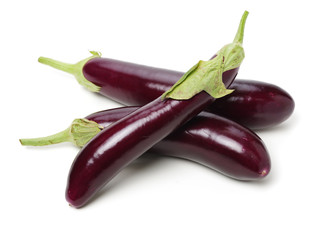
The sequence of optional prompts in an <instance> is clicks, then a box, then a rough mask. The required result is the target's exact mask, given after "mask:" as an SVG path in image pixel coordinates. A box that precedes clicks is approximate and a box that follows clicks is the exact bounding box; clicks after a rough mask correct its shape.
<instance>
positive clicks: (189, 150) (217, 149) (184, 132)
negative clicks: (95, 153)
mask: <svg viewBox="0 0 334 240" xmlns="http://www.w3.org/2000/svg"><path fill="white" fill-rule="evenodd" d="M137 109H138V107H123V108H117V109H109V110H105V111H100V112H96V113H93V114H91V115H89V116H87V117H86V119H88V120H91V121H94V122H97V123H98V124H99V125H101V126H103V127H107V126H109V125H110V124H112V123H113V122H116V121H117V120H119V119H121V118H123V117H125V116H126V115H128V114H130V113H131V112H133V111H135V110H137ZM150 151H153V152H156V153H159V154H163V155H167V156H173V157H178V158H184V159H187V160H191V161H193V162H196V163H199V164H202V165H204V166H207V167H209V168H211V169H213V170H215V171H218V172H220V173H222V174H224V175H226V176H228V177H231V178H233V179H236V180H245V181H253V180H260V179H263V178H264V177H265V176H267V175H268V174H269V172H270V168H271V163H270V156H269V154H268V151H267V149H266V147H265V145H264V143H263V141H262V140H261V139H260V137H259V136H258V135H256V134H255V133H254V132H252V131H251V130H249V129H248V128H245V127H243V126H241V125H240V124H238V123H236V122H234V121H231V120H228V119H226V118H223V117H220V116H217V115H215V114H212V113H208V112H202V113H200V114H199V115H197V116H196V117H194V118H193V119H192V120H190V121H189V122H188V123H186V124H185V125H183V126H182V127H180V128H178V129H177V130H175V131H174V132H173V133H171V134H170V135H168V136H167V137H166V138H164V139H163V140H162V141H160V142H159V143H157V144H155V145H154V146H153V147H152V148H151V149H150Z"/></svg>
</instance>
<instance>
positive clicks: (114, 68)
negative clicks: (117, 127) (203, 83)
mask: <svg viewBox="0 0 334 240" xmlns="http://www.w3.org/2000/svg"><path fill="white" fill-rule="evenodd" d="M83 74H84V76H85V77H86V78H87V80H89V81H91V82H92V83H94V84H96V85H98V86H100V87H101V90H100V93H101V94H102V95H104V96H106V97H108V98H111V99H113V100H115V101H118V102H120V103H122V104H125V105H132V106H133V105H137V106H138V105H144V104H146V103H148V102H150V101H152V100H154V99H155V98H157V97H159V96H160V95H161V94H162V93H163V92H165V91H166V90H168V89H169V88H170V87H171V86H172V85H173V84H174V83H175V82H176V81H177V80H179V79H180V77H181V76H182V75H183V73H182V72H176V71H171V70H166V69H161V68H154V67H148V66H144V65H139V64H133V63H128V62H123V61H118V60H113V59H106V58H94V59H91V60H89V61H88V62H87V63H86V64H85V66H84V68H83ZM230 88H231V89H235V91H234V92H233V93H232V94H230V95H228V96H226V97H224V98H221V99H217V100H216V101H215V102H214V103H213V104H212V105H210V106H209V107H208V109H207V111H209V112H212V113H215V114H217V115H220V116H223V117H227V118H229V119H231V120H234V121H236V122H238V123H240V124H242V125H244V126H247V127H249V128H252V129H262V128H268V127H272V126H275V125H277V124H279V123H281V122H283V121H285V120H286V119H287V118H289V116H290V115H291V114H292V112H293V110H294V101H293V99H292V97H291V96H290V95H289V94H288V93H287V92H286V91H284V90H283V89H281V88H279V87H277V86H275V85H273V84H268V83H263V82H258V81H250V80H239V81H238V80H236V81H234V82H233V83H232V85H231V86H230Z"/></svg>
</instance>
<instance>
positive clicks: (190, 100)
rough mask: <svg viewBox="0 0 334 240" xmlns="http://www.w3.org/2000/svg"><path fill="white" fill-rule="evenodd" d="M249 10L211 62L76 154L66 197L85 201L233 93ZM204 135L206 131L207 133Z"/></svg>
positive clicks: (200, 65)
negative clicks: (133, 162) (208, 108)
mask: <svg viewBox="0 0 334 240" xmlns="http://www.w3.org/2000/svg"><path fill="white" fill-rule="evenodd" d="M247 15H248V12H245V13H244V15H243V17H242V19H241V21H240V25H239V29H238V31H237V34H236V37H235V39H234V41H233V43H231V44H228V45H225V46H224V47H223V48H222V49H221V50H220V51H219V52H218V53H217V56H216V57H215V58H214V59H212V60H210V61H199V63H198V64H196V65H195V66H194V67H193V68H191V69H190V70H189V71H188V72H187V73H185V74H184V75H183V76H182V77H181V79H180V80H179V81H178V82H177V83H176V84H175V85H174V86H173V87H172V88H171V89H170V90H168V91H166V92H165V93H164V94H163V95H162V96H161V97H158V98H157V99H155V100H154V101H152V102H150V103H148V104H146V105H145V106H143V107H140V108H139V109H137V110H136V111H134V112H132V113H130V114H129V115H127V116H125V117H124V118H122V119H120V120H118V121H117V122H115V123H114V124H111V125H110V126H108V127H107V128H106V129H104V130H103V131H101V132H100V133H99V134H97V135H96V136H95V137H94V138H93V139H92V140H91V141H89V142H88V143H87V144H86V145H85V146H84V147H83V148H82V149H81V151H80V152H79V153H78V155H77V156H76V158H75V160H74V162H73V164H72V166H71V169H70V172H69V176H68V181H67V188H66V199H67V201H68V202H69V203H70V204H71V205H72V206H74V207H82V206H83V205H85V204H86V203H87V202H88V201H89V200H90V199H91V198H92V197H93V196H94V195H95V194H96V193H97V192H98V191H99V190H100V189H101V188H102V187H103V186H104V185H105V184H107V183H108V182H109V181H110V180H111V179H112V178H113V177H114V176H116V174H117V173H118V172H119V171H121V170H122V169H123V168H124V167H125V166H127V165H128V164H129V163H131V162H132V161H133V160H135V159H136V158H138V157H139V156H141V155H142V154H143V153H145V152H146V151H147V150H149V149H150V148H151V147H153V146H154V145H155V144H156V143H158V142H160V141H161V140H162V139H163V138H165V137H166V136H167V135H169V134H170V133H172V132H173V131H174V130H176V129H177V128H179V127H181V126H182V125H183V124H185V123H186V122H187V121H189V120H190V119H191V118H193V117H195V116H196V115H197V114H199V113H200V112H201V111H202V110H203V109H205V108H206V107H207V106H208V105H210V104H211V103H212V102H214V100H215V98H218V97H222V96H224V95H226V94H228V93H229V92H230V91H228V90H227V89H226V88H225V86H227V87H228V86H230V84H231V83H232V82H233V80H234V79H235V77H236V75H237V72H238V69H239V66H240V64H241V62H242V60H243V58H244V51H243V48H242V42H243V32H244V25H245V21H246V18H247ZM204 133H205V131H204Z"/></svg>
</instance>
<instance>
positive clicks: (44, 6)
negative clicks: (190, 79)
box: [0, 0, 334, 240]
mask: <svg viewBox="0 0 334 240" xmlns="http://www.w3.org/2000/svg"><path fill="white" fill-rule="evenodd" d="M331 2H332V1H321V0H318V1H291V0H289V1H283V0H282V1H222V0H219V1H211V0H206V1H194V0H193V1H181V0H178V1H165V2H161V1H145V0H141V1H98V0H95V1H68V0H66V1H65V0H64V1H63V0H58V1H52V2H51V1H37V0H31V1H2V2H1V4H0V9H1V14H0V26H1V37H0V43H1V45H0V46H1V58H0V61H1V62H0V66H1V94H0V98H1V119H0V121H1V138H0V141H1V143H0V146H1V158H0V161H1V164H0V167H1V168H0V170H1V173H0V184H1V185H0V187H1V198H0V221H1V224H0V239H36V240H37V239H81V240H83V239H118V240H119V239H146V240H148V239H305V238H307V237H308V238H309V239H333V238H334V232H333V231H334V230H333V228H332V227H333V222H334V219H333V216H334V196H333V189H334V188H333V183H334V177H333V175H334V157H333V148H334V140H333V135H334V129H333V114H332V113H333V105H334V104H333V103H334V100H333V88H334V83H333V82H334V79H333V54H334V51H333V42H334V37H333V24H334V16H333V11H332V9H333V8H332V7H331V5H330V3H331ZM244 10H248V11H249V12H250V14H249V17H248V20H247V24H246V31H245V39H244V48H245V52H246V58H245V60H244V62H243V65H242V68H241V69H240V72H239V76H238V77H239V78H248V79H256V80H261V81H267V82H270V83H274V84H276V85H278V86H280V87H282V88H284V89H285V90H287V91H288V92H289V93H290V94H291V95H292V96H293V97H294V99H295V102H296V109H295V112H294V114H293V116H292V117H291V118H290V119H289V120H288V121H286V122H285V123H283V124H282V125H280V126H278V127H275V128H273V129H270V130H266V131H260V132H258V134H259V135H260V136H261V138H262V139H263V140H264V141H265V143H266V146H267V148H268V150H269V152H270V154H271V158H272V171H271V173H270V175H269V176H268V178H266V179H265V180H264V181H262V182H246V183H245V182H240V181H235V180H232V179H229V178H227V177H225V176H223V175H221V174H219V173H216V172H214V171H212V170H210V169H207V168H205V167H203V166H200V165H198V164H194V163H192V162H189V161H184V160H180V159H174V158H168V157H158V156H154V157H146V158H141V159H139V160H138V161H136V162H135V163H133V164H132V165H130V166H129V167H127V168H126V169H124V171H122V173H121V174H120V175H119V176H117V177H116V178H115V179H114V180H113V181H112V182H111V183H110V184H109V185H108V188H107V189H105V190H104V191H103V192H102V193H101V194H99V196H98V197H97V198H95V200H94V201H92V202H91V203H90V204H88V205H87V206H86V207H84V208H82V209H79V210H77V209H74V208H72V207H70V206H69V205H68V204H67V202H66V201H65V197H64V193H65V186H66V179H67V174H68V170H69V168H70V165H71V163H72V160H73V159H74V157H75V155H76V154H77V152H78V150H79V149H78V148H76V147H74V146H72V145H71V144H66V143H64V144H60V145H57V146H50V147H41V148H33V147H23V146H21V145H20V144H19V141H18V139H19V138H25V137H39V136H45V135H48V134H52V133H55V132H58V131H60V130H63V129H64V128H66V127H67V126H68V125H69V124H70V122H71V121H72V120H73V119H74V118H77V117H84V116H86V115H88V114H90V113H92V112H95V111H97V110H103V109H107V108H111V107H117V106H120V105H118V104H116V103H114V102H112V101H110V100H108V99H105V98H104V97H102V96H99V95H98V94H93V93H90V92H88V91H87V90H85V89H84V88H83V87H81V86H79V85H78V84H77V82H76V80H75V79H74V78H73V77H72V76H70V75H69V74H66V73H62V72H60V71H57V70H54V69H51V68H49V67H47V66H44V65H42V64H39V63H38V62H37V59H38V57H39V56H46V57H52V58H55V59H59V60H63V61H65V62H70V63H74V62H77V61H78V60H81V59H83V58H86V57H88V56H89V53H88V50H96V51H101V52H102V53H103V56H105V57H110V58H115V59H121V60H125V61H130V62H136V63H141V64H146V65H151V66H156V67H163V68H167V69H175V70H180V71H186V70H187V69H188V68H189V67H191V66H192V65H193V64H194V63H195V62H197V61H198V60H200V59H204V60H205V59H208V58H209V57H210V56H211V55H212V54H213V53H214V52H216V51H217V50H218V49H220V47H221V46H222V45H224V44H226V43H229V42H231V41H232V40H233V37H234V34H235V32H236V28H237V25H238V23H239V20H240V17H241V15H242V13H243V11H244Z"/></svg>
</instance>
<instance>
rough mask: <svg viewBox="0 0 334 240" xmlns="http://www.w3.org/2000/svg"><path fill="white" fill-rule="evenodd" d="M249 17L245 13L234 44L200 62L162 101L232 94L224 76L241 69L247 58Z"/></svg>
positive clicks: (219, 96)
mask: <svg viewBox="0 0 334 240" xmlns="http://www.w3.org/2000/svg"><path fill="white" fill-rule="evenodd" d="M247 16H248V12H247V11H245V12H244V14H243V16H242V18H241V21H240V25H239V28H238V31H237V33H236V36H235V38H234V41H233V42H232V43H230V44H227V45H225V46H224V47H223V48H222V49H220V50H219V51H218V53H217V56H216V57H215V58H213V59H211V60H209V61H199V62H198V63H197V64H196V65H194V66H193V67H192V68H191V69H190V70H189V71H188V72H186V73H185V74H184V75H183V76H182V77H181V79H180V80H179V81H178V82H176V83H175V84H174V85H173V86H172V87H171V88H170V89H169V90H167V91H166V92H165V93H164V94H163V95H162V99H165V98H172V99H176V100H187V99H190V98H192V97H193V96H195V95H196V94H198V93H199V92H201V91H205V92H207V93H208V94H210V95H211V96H212V97H214V98H221V97H223V96H225V95H227V94H230V93H231V92H232V91H233V90H230V89H226V87H225V85H224V82H223V79H222V76H223V73H224V72H226V71H228V70H232V69H235V68H238V67H240V65H241V63H242V61H243V59H244V57H245V53H244V49H243V47H242V42H243V37H244V29H245V23H246V19H247Z"/></svg>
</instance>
